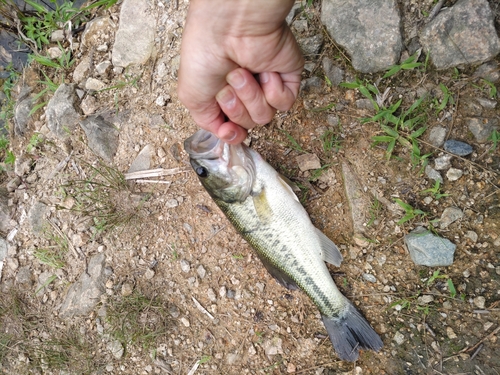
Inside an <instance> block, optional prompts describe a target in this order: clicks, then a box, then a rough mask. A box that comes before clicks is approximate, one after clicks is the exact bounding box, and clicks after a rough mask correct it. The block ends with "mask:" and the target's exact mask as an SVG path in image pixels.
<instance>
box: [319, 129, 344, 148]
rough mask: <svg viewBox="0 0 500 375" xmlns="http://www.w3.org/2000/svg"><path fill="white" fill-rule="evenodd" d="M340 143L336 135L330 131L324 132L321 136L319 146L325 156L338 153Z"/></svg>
mask: <svg viewBox="0 0 500 375" xmlns="http://www.w3.org/2000/svg"><path fill="white" fill-rule="evenodd" d="M341 142H342V141H341V140H340V139H339V137H338V135H337V134H336V133H335V132H334V131H333V130H331V129H328V130H326V131H325V132H324V133H323V134H322V135H321V144H322V146H323V152H324V153H325V154H329V153H330V152H331V151H334V152H338V151H339V150H340V144H341Z"/></svg>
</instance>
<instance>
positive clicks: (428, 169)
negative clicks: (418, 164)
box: [425, 165, 443, 184]
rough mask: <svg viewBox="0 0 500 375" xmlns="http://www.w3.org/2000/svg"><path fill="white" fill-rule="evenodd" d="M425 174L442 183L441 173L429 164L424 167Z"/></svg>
mask: <svg viewBox="0 0 500 375" xmlns="http://www.w3.org/2000/svg"><path fill="white" fill-rule="evenodd" d="M425 175H426V176H427V177H429V178H430V179H431V180H434V181H439V182H440V183H441V184H442V183H443V177H441V174H440V173H439V172H438V171H436V170H435V169H434V168H432V167H431V166H430V165H427V166H426V167H425Z"/></svg>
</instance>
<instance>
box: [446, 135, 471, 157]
mask: <svg viewBox="0 0 500 375" xmlns="http://www.w3.org/2000/svg"><path fill="white" fill-rule="evenodd" d="M444 149H445V150H446V151H448V152H451V153H452V154H455V155H458V156H467V155H469V154H472V151H474V149H473V148H472V146H471V145H469V144H467V143H465V142H460V141H456V140H454V139H449V140H447V141H446V142H445V143H444Z"/></svg>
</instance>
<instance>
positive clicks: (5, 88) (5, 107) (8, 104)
mask: <svg viewBox="0 0 500 375" xmlns="http://www.w3.org/2000/svg"><path fill="white" fill-rule="evenodd" d="M4 70H5V71H6V72H8V73H9V75H8V77H7V78H5V79H4V81H3V84H2V92H3V93H4V94H5V98H6V100H5V102H4V103H3V104H2V110H1V112H0V119H1V120H4V121H5V120H7V119H9V118H11V117H12V116H13V113H14V112H13V111H14V104H15V102H14V100H13V99H12V89H13V87H14V85H15V84H16V82H17V80H18V78H19V76H20V74H19V72H17V71H16V70H15V69H14V66H13V64H12V63H9V64H8V65H7V66H6V67H5V68H4Z"/></svg>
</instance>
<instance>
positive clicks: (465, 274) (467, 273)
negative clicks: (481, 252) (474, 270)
mask: <svg viewBox="0 0 500 375" xmlns="http://www.w3.org/2000/svg"><path fill="white" fill-rule="evenodd" d="M462 275H464V277H465V278H468V277H469V276H470V271H469V270H465V271H464V272H462Z"/></svg>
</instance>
